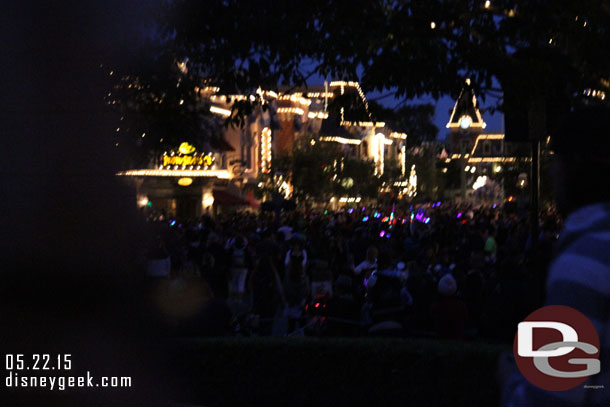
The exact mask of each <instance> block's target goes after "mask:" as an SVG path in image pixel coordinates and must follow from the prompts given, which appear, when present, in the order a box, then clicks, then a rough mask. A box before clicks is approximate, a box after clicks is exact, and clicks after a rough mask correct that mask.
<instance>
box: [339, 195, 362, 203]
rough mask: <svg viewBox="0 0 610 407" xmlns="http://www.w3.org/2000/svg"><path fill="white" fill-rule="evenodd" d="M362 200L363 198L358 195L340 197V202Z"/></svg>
mask: <svg viewBox="0 0 610 407" xmlns="http://www.w3.org/2000/svg"><path fill="white" fill-rule="evenodd" d="M361 200H362V198H360V197H359V196H357V197H346V196H344V197H341V198H339V202H341V203H346V202H348V203H352V202H360V201H361Z"/></svg>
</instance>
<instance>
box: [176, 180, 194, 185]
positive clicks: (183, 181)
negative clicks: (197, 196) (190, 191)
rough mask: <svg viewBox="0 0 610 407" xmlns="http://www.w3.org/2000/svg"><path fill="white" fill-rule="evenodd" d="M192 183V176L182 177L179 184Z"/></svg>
mask: <svg viewBox="0 0 610 407" xmlns="http://www.w3.org/2000/svg"><path fill="white" fill-rule="evenodd" d="M192 183H193V179H192V178H180V179H179V180H178V185H180V186H182V187H188V186H189V185H191V184H192Z"/></svg>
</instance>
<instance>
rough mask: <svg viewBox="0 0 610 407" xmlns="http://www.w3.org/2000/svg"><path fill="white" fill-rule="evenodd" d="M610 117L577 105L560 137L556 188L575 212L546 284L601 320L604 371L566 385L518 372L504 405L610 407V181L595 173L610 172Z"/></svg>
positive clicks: (554, 296)
mask: <svg viewBox="0 0 610 407" xmlns="http://www.w3.org/2000/svg"><path fill="white" fill-rule="evenodd" d="M608 117H610V108H608V107H607V106H595V107H591V106H588V107H583V108H579V109H576V110H574V111H573V112H572V113H570V115H569V116H568V118H567V120H566V123H565V125H564V126H563V127H562V129H561V131H560V132H559V133H558V134H557V135H556V136H555V137H556V138H555V139H554V143H553V146H554V151H555V163H554V173H555V174H554V175H555V177H554V182H555V185H554V189H555V193H556V198H557V204H558V206H559V208H560V210H561V211H562V212H563V213H564V214H565V215H567V217H566V221H565V225H564V229H563V230H562V232H561V236H560V239H559V241H558V245H557V248H556V256H555V258H554V260H553V262H552V263H551V266H550V270H549V273H548V279H547V282H546V290H547V292H546V305H565V306H569V307H572V308H574V309H576V310H578V311H580V312H582V313H583V314H584V315H585V316H587V318H589V320H590V321H591V322H592V323H593V325H594V327H595V329H596V331H597V333H598V335H599V338H600V346H601V349H600V356H601V360H600V363H601V372H600V373H598V374H596V375H593V376H591V377H589V378H588V379H587V380H586V381H585V383H584V384H583V385H579V386H577V387H575V388H573V389H570V390H566V391H544V390H541V389H539V388H537V387H535V386H533V385H532V384H531V383H529V382H528V381H527V380H526V379H525V378H524V377H523V376H522V375H521V374H520V373H519V372H514V373H513V374H512V376H511V377H510V379H508V380H507V381H506V382H505V383H504V389H503V395H502V398H503V399H502V406H506V407H508V406H524V407H525V406H609V405H610V356H609V355H610V180H609V179H607V178H605V177H602V176H595V177H592V174H605V173H607V172H608V171H609V170H610V150H609V149H608V148H607V146H606V144H608V141H609V140H610V121H609V120H608ZM581 135H582V136H581ZM576 137H578V140H576Z"/></svg>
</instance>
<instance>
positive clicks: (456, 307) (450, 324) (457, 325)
mask: <svg viewBox="0 0 610 407" xmlns="http://www.w3.org/2000/svg"><path fill="white" fill-rule="evenodd" d="M437 290H438V298H437V300H436V302H434V303H433V304H432V307H431V312H430V314H431V316H432V320H433V322H434V329H435V331H436V334H437V335H438V336H439V337H440V338H443V339H463V338H464V337H465V331H466V321H467V320H468V310H467V308H466V304H465V303H464V301H462V300H461V299H460V298H458V297H457V296H456V294H457V282H456V281H455V278H454V277H453V275H452V274H451V273H448V274H445V275H444V276H443V277H441V279H440V280H439V281H438V286H437Z"/></svg>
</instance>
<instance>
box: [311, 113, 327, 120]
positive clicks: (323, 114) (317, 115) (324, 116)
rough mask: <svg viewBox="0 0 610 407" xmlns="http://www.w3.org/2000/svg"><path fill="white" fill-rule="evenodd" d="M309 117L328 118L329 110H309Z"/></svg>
mask: <svg viewBox="0 0 610 407" xmlns="http://www.w3.org/2000/svg"><path fill="white" fill-rule="evenodd" d="M307 117H308V118H310V119H328V113H327V112H309V113H307Z"/></svg>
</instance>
